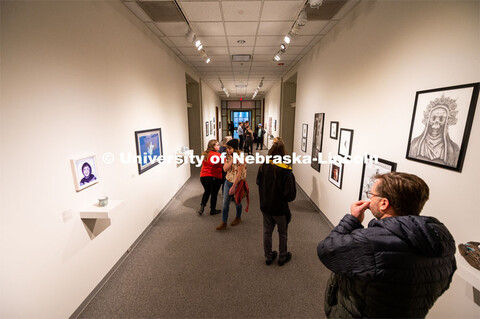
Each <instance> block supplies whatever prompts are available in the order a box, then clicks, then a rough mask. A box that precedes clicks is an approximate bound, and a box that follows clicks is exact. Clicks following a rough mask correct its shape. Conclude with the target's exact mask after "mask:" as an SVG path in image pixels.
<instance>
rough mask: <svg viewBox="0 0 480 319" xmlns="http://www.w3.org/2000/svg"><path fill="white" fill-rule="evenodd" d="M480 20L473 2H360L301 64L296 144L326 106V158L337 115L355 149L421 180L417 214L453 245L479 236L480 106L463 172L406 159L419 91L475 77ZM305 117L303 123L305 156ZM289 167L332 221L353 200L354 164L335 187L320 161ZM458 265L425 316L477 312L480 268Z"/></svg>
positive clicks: (478, 74) (332, 149)
mask: <svg viewBox="0 0 480 319" xmlns="http://www.w3.org/2000/svg"><path fill="white" fill-rule="evenodd" d="M479 20H480V6H479V1H362V2H360V3H359V4H358V5H357V6H356V7H355V8H354V9H353V10H352V12H350V14H349V15H348V16H347V17H346V18H345V20H343V21H341V22H340V23H339V24H338V25H337V26H336V27H335V28H334V29H333V30H332V31H331V32H330V33H329V34H328V35H327V36H326V37H325V38H324V39H322V41H321V42H320V43H319V44H318V45H317V46H315V47H314V48H313V49H312V51H310V52H309V53H308V54H307V55H306V56H305V57H304V58H303V60H302V61H301V62H300V64H299V66H298V74H297V75H298V78H297V80H298V82H297V102H296V114H295V116H296V124H295V143H294V151H295V152H297V154H305V155H310V154H311V149H312V136H313V120H314V114H315V113H325V127H324V131H323V155H324V160H326V159H327V156H328V153H331V154H332V155H336V154H337V152H338V140H334V139H331V138H330V137H329V125H330V121H338V122H339V124H340V127H341V128H348V129H353V130H354V136H353V148H352V155H360V156H362V155H363V154H364V153H368V154H373V155H377V156H378V157H380V158H383V159H386V160H389V161H393V162H396V163H397V164H398V166H397V171H403V172H409V173H413V174H416V175H418V176H420V177H422V178H423V179H424V180H425V181H426V182H427V184H428V185H429V186H430V200H429V201H428V202H427V204H426V205H425V208H424V210H423V213H422V214H423V215H430V216H434V217H436V218H438V219H439V220H440V221H442V222H443V223H444V224H445V225H446V226H447V227H448V228H449V229H450V231H451V233H452V234H453V236H454V238H455V240H456V243H457V245H458V244H459V243H465V242H467V241H478V240H479V239H480V238H479V234H480V232H479V229H480V210H479V209H478V208H477V207H478V205H477V202H476V200H477V199H478V198H479V197H480V191H479V187H478V181H479V180H480V165H479V160H478V159H479V157H480V109H479V106H477V111H476V114H475V117H474V121H473V127H472V131H471V134H470V140H469V143H468V149H467V152H466V156H465V162H464V165H463V171H462V172H461V173H458V172H454V171H450V170H446V169H442V168H437V167H434V166H430V165H426V164H422V163H418V162H414V161H410V160H406V159H405V154H406V148H407V141H408V136H409V131H410V123H411V119H412V112H413V106H414V101H415V93H416V91H421V90H427V89H434V88H441V87H447V86H454V85H460V84H467V83H473V82H479V81H480V23H479ZM303 123H306V124H308V130H309V132H308V149H307V152H306V153H303V152H302V151H301V144H300V142H301V135H302V132H301V130H302V124H303ZM294 173H295V175H296V178H297V182H298V183H299V184H300V186H301V187H302V188H303V189H304V190H305V191H306V192H307V194H308V195H309V196H310V197H311V198H312V200H313V201H314V202H315V203H316V204H317V205H318V207H319V208H320V209H321V210H322V212H323V213H324V214H325V215H326V216H327V218H328V219H329V220H330V221H331V222H332V223H333V224H334V225H336V224H337V223H338V222H339V220H340V219H341V218H342V217H343V216H344V215H345V214H346V213H349V207H350V204H351V203H352V202H354V201H356V200H358V196H359V188H360V180H361V174H362V165H361V164H346V165H345V168H344V176H343V187H342V189H339V188H337V187H336V186H334V185H333V184H331V183H330V182H329V181H328V179H327V176H328V165H327V164H322V166H321V170H320V173H318V172H316V171H315V170H314V169H312V168H311V167H310V166H309V165H295V166H294ZM370 217H371V218H373V216H371V215H367V217H366V218H365V222H364V224H365V225H366V224H367V223H368V221H369V220H370V219H371V218H370ZM321 239H322V238H318V240H319V241H320V240H321ZM457 263H458V264H459V265H458V267H459V269H458V270H457V272H456V276H455V277H454V282H453V285H452V287H451V288H450V290H449V291H447V293H446V294H445V295H444V296H442V297H441V298H440V299H439V300H438V302H437V303H436V305H435V306H434V308H433V309H432V310H431V312H430V313H429V317H431V318H442V317H450V318H452V317H465V318H472V317H477V318H478V317H479V316H480V307H479V306H478V305H475V304H474V303H473V300H472V299H473V297H472V285H474V286H476V287H477V289H480V287H479V286H480V274H479V272H478V271H477V270H475V269H473V268H472V267H470V266H469V265H468V264H466V262H465V261H464V260H463V257H461V256H460V255H459V254H458V256H457ZM453 305H455V306H453Z"/></svg>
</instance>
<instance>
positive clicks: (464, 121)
mask: <svg viewBox="0 0 480 319" xmlns="http://www.w3.org/2000/svg"><path fill="white" fill-rule="evenodd" d="M479 87H480V83H478V82H477V83H471V84H464V85H457V86H450V87H444V88H439V89H432V90H426V91H419V92H417V94H416V96H415V105H414V107H413V116H412V123H411V124H410V135H409V138H408V146H407V155H406V158H407V159H409V160H412V161H417V162H420V163H424V164H428V165H433V166H437V167H441V168H445V169H450V170H453V171H457V172H461V171H462V166H463V161H464V159H465V153H466V152H467V144H468V140H469V137H470V131H471V129H472V124H473V118H474V115H475V108H476V106H477V100H478V94H479Z"/></svg>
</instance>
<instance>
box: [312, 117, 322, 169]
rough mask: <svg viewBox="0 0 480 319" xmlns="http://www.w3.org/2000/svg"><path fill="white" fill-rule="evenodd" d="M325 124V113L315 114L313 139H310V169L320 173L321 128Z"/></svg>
mask: <svg viewBox="0 0 480 319" xmlns="http://www.w3.org/2000/svg"><path fill="white" fill-rule="evenodd" d="M324 122H325V113H315V115H314V118H313V139H312V164H311V167H312V168H313V169H314V170H316V171H317V172H320V160H321V159H320V158H318V157H319V155H318V154H319V153H321V152H322V146H323V145H322V144H323V127H324Z"/></svg>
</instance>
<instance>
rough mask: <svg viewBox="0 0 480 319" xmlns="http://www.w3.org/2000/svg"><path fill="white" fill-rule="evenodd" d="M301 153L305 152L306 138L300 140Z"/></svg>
mask: <svg viewBox="0 0 480 319" xmlns="http://www.w3.org/2000/svg"><path fill="white" fill-rule="evenodd" d="M302 151H303V152H305V153H306V152H307V139H306V138H302Z"/></svg>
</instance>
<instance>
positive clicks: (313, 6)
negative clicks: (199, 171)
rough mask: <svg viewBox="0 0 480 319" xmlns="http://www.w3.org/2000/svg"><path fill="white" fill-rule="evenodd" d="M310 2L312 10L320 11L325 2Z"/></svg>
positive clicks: (312, 0)
mask: <svg viewBox="0 0 480 319" xmlns="http://www.w3.org/2000/svg"><path fill="white" fill-rule="evenodd" d="M308 2H310V8H312V9H318V8H320V6H321V5H322V4H323V0H309V1H308Z"/></svg>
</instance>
